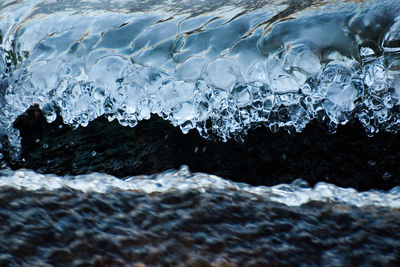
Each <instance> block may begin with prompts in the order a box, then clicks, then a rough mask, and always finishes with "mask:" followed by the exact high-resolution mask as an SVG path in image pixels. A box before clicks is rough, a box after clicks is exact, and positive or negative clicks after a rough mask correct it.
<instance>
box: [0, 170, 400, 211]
mask: <svg viewBox="0 0 400 267" xmlns="http://www.w3.org/2000/svg"><path fill="white" fill-rule="evenodd" d="M4 186H5V187H14V188H17V189H20V190H26V191H36V190H50V191H51V190H57V189H59V188H63V187H67V188H72V189H75V190H79V191H83V192H99V193H108V192H110V191H112V190H122V191H135V192H145V193H147V194H152V193H153V194H154V193H165V192H174V191H181V192H182V191H190V190H197V191H200V192H205V191H207V190H224V192H226V194H235V192H236V193H238V192H246V193H250V194H253V195H254V196H259V197H262V198H264V199H265V200H266V201H275V202H279V203H283V204H285V205H287V206H300V205H302V204H305V203H308V202H311V201H321V202H335V203H343V204H347V205H351V206H357V207H365V206H379V207H391V208H394V209H398V208H400V186H397V187H394V188H393V189H391V190H389V191H387V192H383V191H377V190H370V191H365V192H358V191H357V190H355V189H353V188H341V187H338V186H335V185H333V184H328V183H324V182H320V183H318V184H316V185H315V186H314V187H310V186H309V185H308V184H307V183H306V182H305V181H303V180H301V179H297V180H295V181H294V182H293V183H291V184H280V185H276V186H272V187H267V186H252V185H248V184H245V183H236V182H231V181H228V180H225V179H223V178H220V177H218V176H215V175H209V174H205V173H191V172H190V171H189V169H188V167H187V166H182V167H181V168H180V169H179V170H168V171H165V172H163V173H159V174H155V175H141V176H133V177H127V178H126V179H125V180H121V179H119V178H116V177H114V176H111V175H107V174H102V173H91V174H85V175H77V176H65V177H60V176H57V175H53V174H39V173H36V172H34V171H31V170H24V169H21V170H17V171H13V170H10V169H4V170H2V171H1V172H0V188H1V187H4Z"/></svg>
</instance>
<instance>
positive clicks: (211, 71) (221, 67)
mask: <svg viewBox="0 0 400 267" xmlns="http://www.w3.org/2000/svg"><path fill="white" fill-rule="evenodd" d="M203 77H204V79H205V80H206V81H207V82H209V83H210V84H211V85H212V86H215V87H217V88H220V89H224V90H229V89H231V88H232V87H233V85H234V84H235V83H236V82H238V81H239V80H241V74H240V71H239V68H238V67H237V66H236V64H235V61H233V60H230V59H216V60H213V61H211V62H210V63H209V64H208V65H207V67H206V68H205V70H204V74H203Z"/></svg>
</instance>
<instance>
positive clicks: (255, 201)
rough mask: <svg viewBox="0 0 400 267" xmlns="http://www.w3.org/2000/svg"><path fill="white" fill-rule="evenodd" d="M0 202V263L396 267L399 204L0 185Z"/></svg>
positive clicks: (399, 251) (231, 193)
mask: <svg viewBox="0 0 400 267" xmlns="http://www.w3.org/2000/svg"><path fill="white" fill-rule="evenodd" d="M0 197H1V198H0V199H1V206H2V208H1V209H0V218H1V222H2V227H1V228H0V235H1V236H2V239H1V241H0V249H1V250H0V251H1V252H0V262H1V265H2V266H8V265H31V266H32V265H35V266H47V265H56V266H71V265H74V266H126V265H127V264H129V265H131V264H134V263H143V264H146V266H155V265H157V266H159V265H162V266H361V265H362V266H395V265H398V264H400V234H399V231H398V229H400V210H399V209H398V208H396V209H393V208H379V207H373V206H366V207H361V208H357V207H354V206H349V205H343V204H337V203H326V202H309V203H307V204H304V205H301V206H299V207H290V206H287V205H284V204H280V203H277V202H273V201H269V200H267V199H265V198H263V197H260V196H255V195H252V194H249V193H244V192H237V191H229V190H214V189H208V190H205V191H202V192H200V191H198V190H188V191H185V192H182V191H170V192H165V193H154V194H146V193H141V192H132V191H120V190H110V191H109V192H107V193H106V194H101V193H95V192H91V193H83V192H81V191H75V190H73V189H67V188H63V189H57V190H53V191H48V190H39V191H33V192H29V191H28V192H27V191H21V190H16V189H13V188H9V187H3V188H1V191H0ZM142 266H143V265H142Z"/></svg>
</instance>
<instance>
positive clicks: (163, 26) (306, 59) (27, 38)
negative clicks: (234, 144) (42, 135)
mask: <svg viewBox="0 0 400 267" xmlns="http://www.w3.org/2000/svg"><path fill="white" fill-rule="evenodd" d="M192 4H193V3H192ZM333 4H334V5H333ZM122 5H124V8H122ZM172 6H174V8H160V6H159V5H157V4H151V3H150V2H149V3H148V2H144V3H142V4H135V3H131V2H129V3H126V4H122V3H120V2H118V1H115V6H113V7H110V5H109V4H106V3H103V2H98V3H96V4H95V3H89V2H88V3H86V2H83V3H81V4H78V5H73V6H72V5H71V4H68V3H62V4H60V3H47V2H45V1H29V2H12V1H5V2H3V3H2V4H0V36H1V38H0V39H1V42H0V43H1V46H0V54H1V56H0V74H1V75H2V81H1V83H0V105H1V111H0V124H1V130H2V132H3V133H4V134H6V135H7V136H8V138H9V140H10V143H11V145H12V146H13V147H14V150H15V151H14V153H13V154H14V155H13V156H14V157H15V158H18V154H19V142H20V140H19V133H18V131H17V130H15V129H14V128H13V127H12V123H13V122H14V121H15V119H16V118H17V117H18V116H19V115H20V114H22V113H23V112H24V111H25V110H26V109H27V108H28V107H29V106H30V105H32V104H33V103H36V104H38V105H39V106H40V108H41V109H42V110H43V112H44V114H45V116H46V118H47V121H48V122H52V121H54V120H55V119H56V116H57V112H59V114H60V115H61V116H62V118H63V120H64V122H65V123H66V124H69V125H71V126H73V127H78V126H86V125H87V124H88V123H89V122H90V121H91V120H93V119H95V118H97V117H99V116H102V115H104V116H106V117H107V118H108V119H109V120H110V121H111V120H114V119H117V120H118V121H119V123H121V124H122V125H126V126H131V127H133V126H135V125H136V124H137V122H138V121H140V120H144V119H148V118H150V116H151V114H157V115H159V116H160V117H163V118H164V119H166V120H169V121H170V122H171V123H172V124H173V125H175V126H179V127H180V128H181V129H182V131H183V132H184V133H187V132H188V131H189V130H191V129H197V130H198V131H199V133H200V134H201V135H202V136H203V137H208V136H209V135H210V134H211V133H212V134H215V135H218V136H219V137H220V138H221V139H222V140H227V139H229V138H232V137H236V138H241V136H242V135H243V134H245V133H246V131H247V130H248V129H250V128H251V127H257V126H260V125H265V126H267V127H269V128H270V129H271V130H272V131H277V130H278V129H279V128H286V129H288V130H289V131H298V132H299V131H301V130H302V129H303V128H304V127H305V126H306V125H307V124H308V123H309V122H310V121H311V120H313V119H317V120H319V121H323V122H324V123H326V124H327V125H328V126H329V129H330V130H331V132H334V131H335V130H336V127H337V126H338V125H339V124H345V123H347V122H348V121H351V120H353V119H355V118H357V119H358V120H359V121H360V122H361V123H362V124H363V126H364V128H365V129H366V132H367V134H369V135H372V134H374V133H376V132H378V131H379V130H385V131H390V132H397V131H398V130H399V125H400V112H399V104H400V103H399V101H400V56H399V55H400V54H399V53H400V48H399V47H400V44H399V37H400V35H399V33H400V23H399V19H400V17H399V16H398V14H400V12H399V11H400V5H399V4H397V3H395V2H393V1H384V2H381V1H380V2H379V3H378V1H376V2H374V1H372V2H371V1H367V2H365V3H362V2H361V3H355V2H352V1H349V2H347V1H341V2H339V3H337V1H334V2H332V1H309V2H307V3H303V4H298V3H297V4H296V3H291V4H285V3H284V2H282V3H281V2H279V1H274V3H264V4H255V3H246V2H240V1H238V2H237V3H233V2H230V1H226V2H221V3H217V4H213V5H211V4H210V6H207V4H204V5H200V6H199V5H198V4H197V5H193V7H192V8H190V7H189V6H190V5H187V6H186V7H187V8H186V9H182V8H179V5H178V4H177V3H175V4H174V2H173V4H172ZM382 14H385V15H384V16H383V15H382ZM207 122H210V123H207Z"/></svg>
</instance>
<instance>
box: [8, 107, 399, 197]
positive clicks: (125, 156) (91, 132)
mask: <svg viewBox="0 0 400 267" xmlns="http://www.w3.org/2000/svg"><path fill="white" fill-rule="evenodd" d="M15 127H16V128H18V129H20V131H21V136H22V147H23V161H21V162H20V163H10V162H9V164H11V165H12V166H13V167H14V168H18V167H25V168H31V169H34V170H36V171H38V172H41V173H56V174H60V175H62V174H82V173H88V172H105V173H109V174H112V175H115V176H117V177H125V176H130V175H137V174H151V173H156V172H161V171H165V170H167V169H171V168H178V167H179V166H181V165H183V164H186V165H188V166H189V168H190V169H191V170H192V171H194V172H197V171H199V172H205V173H211V174H216V175H219V176H221V177H224V178H229V179H232V180H235V181H240V182H246V183H250V184H254V185H261V184H262V185H274V184H280V183H288V182H291V181H293V180H295V179H297V178H302V179H304V180H306V181H307V182H309V183H310V184H311V185H313V184H315V183H316V182H318V181H325V182H329V183H333V184H336V185H339V186H342V187H353V188H356V189H357V190H368V189H371V188H376V189H384V190H387V189H390V188H392V187H394V186H397V185H400V138H399V137H400V135H399V134H398V135H394V134H391V133H379V134H376V135H375V136H374V137H372V138H370V137H367V136H366V134H365V133H364V130H363V128H362V127H361V126H360V125H359V124H357V123H352V124H348V125H346V126H342V127H340V128H339V129H338V132H337V133H336V134H333V135H331V134H328V133H326V131H325V129H323V128H322V127H321V126H320V125H318V124H317V123H316V122H314V123H311V124H309V125H308V126H307V128H306V129H304V131H303V132H302V133H296V134H292V135H291V134H288V133H287V132H286V131H284V130H280V131H279V132H278V133H275V134H274V133H271V132H270V131H269V130H268V129H265V128H263V127H262V128H258V129H256V130H251V131H250V132H249V134H248V136H247V138H246V141H245V142H244V143H238V142H236V141H233V140H232V141H229V142H227V143H222V142H215V141H210V140H205V139H203V138H202V137H200V136H199V134H198V133H197V131H190V132H189V134H187V135H184V134H182V132H181V131H180V129H179V128H175V127H173V126H172V125H170V124H169V122H166V121H163V120H162V119H160V118H154V117H153V118H152V119H150V120H149V121H142V122H139V124H138V125H137V126H136V127H134V128H129V127H123V126H121V125H119V124H118V123H117V122H116V121H113V122H111V123H110V122H108V121H107V120H106V119H104V118H99V119H96V120H95V121H92V122H91V123H90V124H89V126H88V127H80V128H78V129H76V130H72V129H71V128H70V127H69V126H66V125H64V124H63V123H62V121H61V119H60V118H58V119H57V120H56V121H55V122H54V123H51V124H48V123H47V122H46V121H45V119H44V118H43V116H42V115H41V112H40V110H39V109H38V108H31V109H30V110H28V111H27V112H26V113H25V114H24V115H22V116H21V117H20V118H19V119H18V120H17V121H16V122H15Z"/></svg>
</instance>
